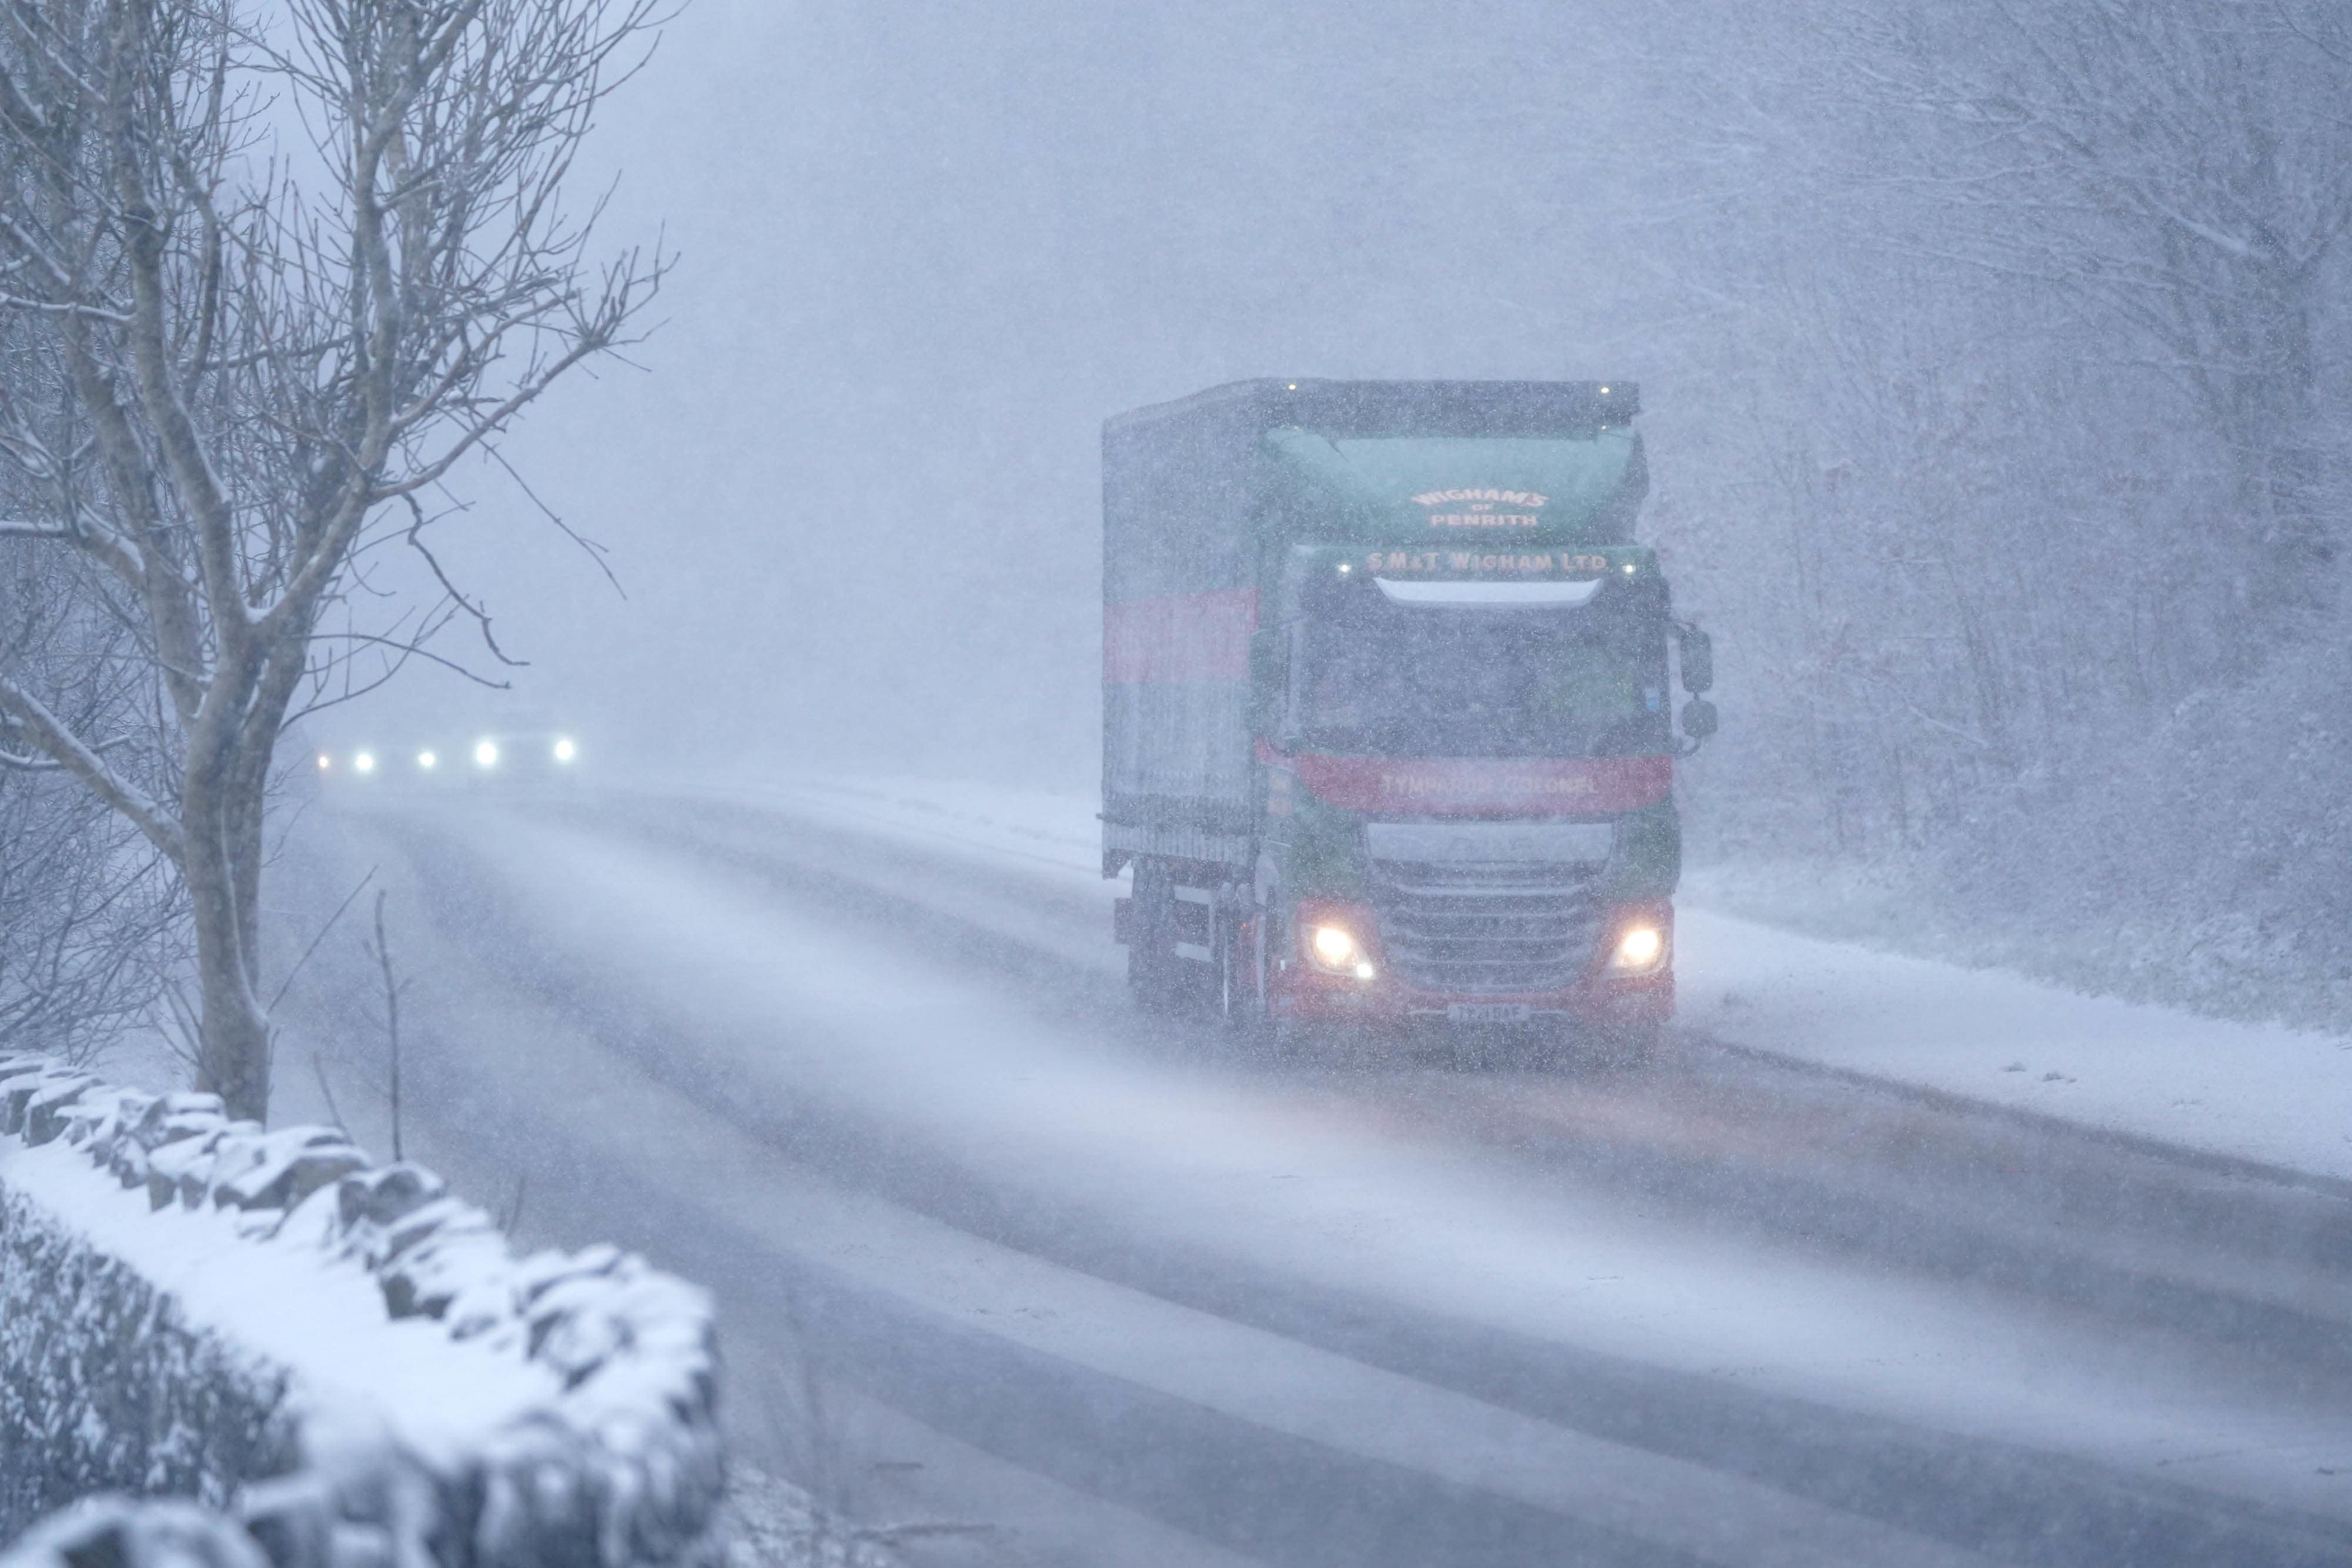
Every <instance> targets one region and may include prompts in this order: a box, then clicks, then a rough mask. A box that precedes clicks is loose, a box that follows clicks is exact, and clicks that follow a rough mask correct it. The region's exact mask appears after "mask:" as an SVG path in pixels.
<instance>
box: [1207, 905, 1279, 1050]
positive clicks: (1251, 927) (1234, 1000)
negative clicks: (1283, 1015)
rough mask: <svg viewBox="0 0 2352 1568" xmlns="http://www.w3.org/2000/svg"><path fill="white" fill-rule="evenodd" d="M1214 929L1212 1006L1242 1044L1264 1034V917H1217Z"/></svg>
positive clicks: (1220, 1020)
mask: <svg viewBox="0 0 2352 1568" xmlns="http://www.w3.org/2000/svg"><path fill="white" fill-rule="evenodd" d="M1217 925H1218V929H1217V970H1216V981H1215V984H1216V989H1215V994H1214V996H1213V998H1212V999H1213V1005H1214V1009H1215V1011H1216V1015H1217V1019H1218V1021H1219V1022H1220V1023H1222V1024H1223V1025H1224V1027H1225V1028H1226V1029H1227V1030H1230V1031H1231V1032H1232V1033H1234V1035H1236V1036H1238V1037H1240V1038H1242V1039H1244V1040H1255V1039H1256V1038H1257V1037H1258V1036H1259V1035H1261V1034H1263V1033H1264V1032H1265V1021H1266V1020H1265V942H1264V940H1263V939H1262V935H1261V934H1262V932H1263V931H1264V928H1265V922H1264V917H1263V916H1260V917H1259V918H1257V919H1255V920H1235V919H1232V918H1229V917H1224V916H1220V917H1219V920H1218V923H1217Z"/></svg>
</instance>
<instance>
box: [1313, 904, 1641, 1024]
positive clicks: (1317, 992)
mask: <svg viewBox="0 0 2352 1568" xmlns="http://www.w3.org/2000/svg"><path fill="white" fill-rule="evenodd" d="M1299 915H1300V916H1301V920H1300V922H1299V924H1300V925H1301V926H1302V927H1304V926H1305V925H1307V924H1308V923H1309V922H1311V921H1312V920H1315V919H1321V918H1331V919H1336V920H1338V921H1339V922H1340V923H1342V924H1344V925H1346V926H1347V927H1348V928H1349V929H1351V930H1355V931H1370V930H1377V929H1378V922H1377V918H1376V917H1375V916H1374V915H1372V912H1371V911H1370V910H1369V909H1367V908H1364V907H1362V906H1347V905H1334V904H1325V903H1323V902H1321V901H1311V902H1307V903H1304V904H1301V906H1300V909H1299ZM1636 923H1638V924H1641V925H1648V926H1651V927H1653V928H1654V929H1657V930H1660V931H1662V932H1663V933H1664V935H1665V938H1666V950H1665V952H1664V955H1663V956H1662V958H1661V961H1660V962H1659V966H1658V967H1657V968H1655V969H1653V970H1651V971H1649V972H1647V973H1641V974H1632V975H1622V974H1613V973H1612V972H1610V970H1609V968H1608V967H1607V965H1606V963H1605V961H1604V960H1605V957H1606V955H1607V951H1608V948H1609V946H1610V945H1612V944H1613V942H1614V940H1615V937H1614V935H1613V934H1614V933H1616V932H1618V931H1620V930H1622V929H1623V928H1624V927H1625V926H1627V925H1632V924H1636ZM1603 930H1604V932H1607V933H1611V934H1612V935H1610V936H1607V937H1606V938H1605V939H1604V945H1603V948H1602V951H1601V952H1599V953H1596V954H1595V955H1594V960H1593V964H1592V967H1591V968H1590V969H1589V970H1587V972H1586V973H1585V974H1584V975H1583V976H1582V977H1580V978H1579V979H1578V980H1576V981H1575V982H1573V983H1572V984H1570V985H1567V986H1563V987H1560V988H1557V989H1553V990H1538V991H1516V992H1497V991H1491V990H1483V991H1463V992H1454V991H1446V990H1435V989H1431V988H1427V987H1425V986H1421V985H1416V984H1414V983H1413V982H1412V981H1411V980H1409V979H1407V978H1406V977H1404V976H1403V975H1402V974H1401V973H1400V972H1399V971H1398V970H1397V969H1396V968H1395V967H1391V966H1390V965H1389V964H1387V963H1385V962H1383V961H1381V954H1380V953H1379V951H1378V946H1377V942H1376V941H1375V943H1374V944H1373V950H1372V953H1371V957H1372V960H1373V961H1372V966H1371V967H1372V969H1373V974H1372V977H1371V978H1370V979H1360V978H1358V977H1356V976H1354V975H1352V974H1345V973H1331V972H1328V971H1326V970H1323V969H1320V968H1318V967H1316V966H1315V965H1314V964H1312V963H1309V962H1307V961H1305V958H1304V956H1303V953H1302V955H1301V956H1294V957H1293V958H1292V960H1291V962H1289V963H1288V964H1287V965H1285V966H1282V967H1280V968H1278V969H1276V971H1275V972H1273V973H1270V974H1268V975H1267V977H1266V981H1267V984H1266V993H1267V994H1266V1010H1267V1012H1268V1014H1269V1015H1270V1016H1272V1017H1274V1018H1276V1019H1288V1020H1296V1021H1299V1022H1326V1023H1344V1022H1353V1023H1361V1024H1376V1023H1392V1024H1406V1023H1426V1022H1436V1023H1452V1024H1466V1025H1479V1024H1515V1023H1537V1022H1570V1023H1579V1024H1586V1025H1601V1026H1608V1025H1619V1026H1623V1025H1646V1024H1659V1023H1664V1022H1666V1021H1667V1020H1669V1019H1672V1018H1673V1017H1674V1011H1675V972H1674V952H1673V931H1674V911H1673V905H1672V904H1671V903H1669V902H1668V901H1666V900H1664V899H1660V900H1643V901H1641V902H1638V903H1634V904H1622V905H1619V906H1617V908H1616V909H1615V910H1614V911H1613V912H1612V915H1611V916H1610V918H1609V919H1608V921H1607V922H1606V923H1605V925H1604V926H1603Z"/></svg>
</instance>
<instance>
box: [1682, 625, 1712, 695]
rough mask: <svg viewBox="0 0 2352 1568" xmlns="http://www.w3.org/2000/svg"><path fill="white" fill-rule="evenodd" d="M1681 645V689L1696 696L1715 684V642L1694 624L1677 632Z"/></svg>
mask: <svg viewBox="0 0 2352 1568" xmlns="http://www.w3.org/2000/svg"><path fill="white" fill-rule="evenodd" d="M1677 641H1678V642H1679V643H1681V647H1682V660H1683V690H1685V691H1686V692H1688V693H1690V695H1693V696H1697V695H1699V694H1701V693H1702V692H1706V691H1708V690H1710V689H1712V688H1713V686H1714V685H1715V642H1714V640H1713V639H1712V638H1710V637H1708V636H1707V634H1706V632H1702V631H1700V630H1699V629H1698V628H1697V627H1696V626H1685V627H1683V628H1681V630H1680V631H1679V632H1678V633H1677Z"/></svg>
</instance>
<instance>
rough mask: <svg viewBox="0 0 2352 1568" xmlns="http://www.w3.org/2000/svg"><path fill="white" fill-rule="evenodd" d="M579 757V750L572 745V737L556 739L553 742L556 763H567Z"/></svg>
mask: <svg viewBox="0 0 2352 1568" xmlns="http://www.w3.org/2000/svg"><path fill="white" fill-rule="evenodd" d="M579 755H580V748H579V747H576V746H574V745H572V737H570V736H568V735H566V736H562V737H558V738H557V740H556V742H555V760H557V761H558V762H569V761H571V760H572V758H575V757H577V756H579Z"/></svg>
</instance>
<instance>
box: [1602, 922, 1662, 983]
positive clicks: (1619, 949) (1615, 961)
mask: <svg viewBox="0 0 2352 1568" xmlns="http://www.w3.org/2000/svg"><path fill="white" fill-rule="evenodd" d="M1665 956H1666V934H1665V933H1664V931H1661V930H1659V929H1658V928H1657V927H1656V926H1654V925H1647V924H1640V925H1628V926H1626V927H1625V929H1623V930H1622V931H1620V932H1619V933H1618V934H1617V946H1615V947H1614V948H1612V950H1611V951H1610V954H1609V972H1610V973H1611V974H1612V975H1646V974H1648V973H1649V972H1650V971H1651V970H1653V969H1654V968H1656V967H1658V966H1659V965H1660V964H1662V963H1664V961H1665Z"/></svg>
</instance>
